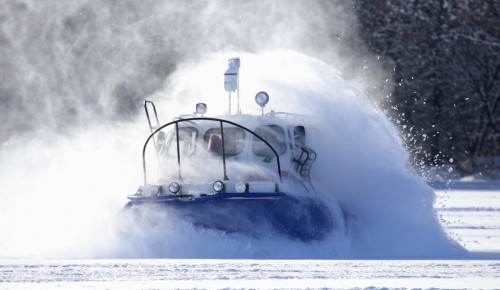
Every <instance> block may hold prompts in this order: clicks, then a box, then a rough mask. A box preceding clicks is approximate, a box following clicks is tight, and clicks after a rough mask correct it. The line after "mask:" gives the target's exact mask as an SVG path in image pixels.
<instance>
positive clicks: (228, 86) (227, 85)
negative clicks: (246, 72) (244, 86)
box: [224, 57, 241, 115]
mask: <svg viewBox="0 0 500 290" xmlns="http://www.w3.org/2000/svg"><path fill="white" fill-rule="evenodd" d="M239 69H240V58H239V57H235V58H231V59H229V63H228V66H227V69H226V72H225V73H224V89H225V90H226V92H229V102H228V106H229V107H228V111H227V112H228V115H231V92H234V91H237V107H236V113H238V114H239V113H241V110H240V90H239V86H238V82H239Z"/></svg>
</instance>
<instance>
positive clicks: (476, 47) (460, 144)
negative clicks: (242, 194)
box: [0, 0, 500, 177]
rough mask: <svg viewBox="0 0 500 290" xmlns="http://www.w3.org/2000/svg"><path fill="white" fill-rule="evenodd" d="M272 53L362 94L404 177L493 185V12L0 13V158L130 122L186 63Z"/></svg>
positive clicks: (496, 88)
mask: <svg viewBox="0 0 500 290" xmlns="http://www.w3.org/2000/svg"><path fill="white" fill-rule="evenodd" d="M276 48H279V49H293V50H297V51H301V52H303V53H306V54H309V55H312V56H315V57H317V58H319V59H321V60H323V61H325V62H327V63H329V64H331V65H332V66H334V67H336V68H337V69H339V70H340V71H341V72H342V74H343V76H344V78H345V79H346V80H348V81H351V82H354V83H358V84H359V87H360V88H361V89H362V90H363V91H364V92H365V93H366V95H367V96H368V97H369V98H370V99H371V100H372V101H373V103H374V105H376V106H377V107H378V108H380V109H381V110H383V111H384V113H385V114H386V115H387V116H388V118H390V120H391V121H393V123H394V124H395V125H396V126H398V127H399V128H400V130H401V136H402V137H403V139H404V141H405V142H406V146H407V149H408V151H409V152H410V153H411V156H412V162H413V165H417V166H427V165H447V164H451V165H453V167H454V168H455V172H459V173H460V174H462V175H468V174H476V173H482V174H483V175H485V176H491V177H495V176H496V177H498V172H499V171H500V170H499V169H500V132H499V130H500V104H499V103H500V2H498V1H493V0H491V1H488V0H482V1H465V0H456V1H445V0H434V1H418V0H413V1H411V0H408V1H396V0H387V1H371V0H352V1H349V0H341V1H305V0H304V1H293V0H291V1H229V0H226V1H222V0H220V1H153V0H146V1H118V0H108V1H105V0H101V1H56V0H53V1H52V0H42V1H34V0H33V1H15V0H13V1H0V144H3V145H1V146H8V145H9V144H11V143H12V142H13V141H12V140H14V139H15V138H16V137H18V136H22V135H24V136H25V135H26V134H40V132H43V134H45V135H46V134H50V133H56V134H70V132H72V131H74V130H75V129H78V128H82V127H88V126H92V125H94V124H96V123H116V122H127V121H128V120H132V119H133V118H134V117H135V116H136V115H137V114H138V113H140V110H141V103H142V100H143V99H144V98H145V96H147V95H149V94H152V93H154V92H156V91H159V90H164V89H165V88H166V87H168V77H169V75H170V74H171V73H172V72H173V71H174V70H175V69H176V67H177V66H178V65H179V64H181V63H182V62H185V61H188V60H189V61H196V60H197V59H200V58H203V56H204V55H206V54H208V53H214V52H218V51H221V50H224V49H235V50H247V51H256V52H258V51H260V50H266V49H276ZM0 148H1V147H0Z"/></svg>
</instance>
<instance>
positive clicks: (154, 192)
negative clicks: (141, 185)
mask: <svg viewBox="0 0 500 290" xmlns="http://www.w3.org/2000/svg"><path fill="white" fill-rule="evenodd" d="M159 193H160V187H159V186H157V185H151V187H150V188H149V194H151V195H158V194H159Z"/></svg>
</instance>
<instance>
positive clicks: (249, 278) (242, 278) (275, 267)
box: [0, 188, 500, 289]
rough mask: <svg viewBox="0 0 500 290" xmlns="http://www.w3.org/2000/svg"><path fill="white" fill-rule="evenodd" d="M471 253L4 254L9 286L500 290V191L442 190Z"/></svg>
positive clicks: (2, 279)
mask: <svg viewBox="0 0 500 290" xmlns="http://www.w3.org/2000/svg"><path fill="white" fill-rule="evenodd" d="M437 194H438V199H437V201H436V212H437V214H438V215H439V216H440V218H441V220H442V223H443V225H444V226H445V228H446V230H447V232H448V233H450V235H451V236H452V237H454V238H455V239H456V240H458V241H459V242H460V243H461V244H463V245H464V246H465V247H466V248H467V249H468V250H470V253H469V254H467V255H466V256H463V257H448V258H444V259H439V260H419V259H411V260H387V259H385V260H246V259H224V260H221V259H99V260H95V259H87V260H51V259H4V260H1V261H0V288H1V289H35V288H36V289H83V288H88V289H159V288H161V289H179V288H180V289H193V288H198V289H207V288H208V289H214V288H215V289H220V288H239V289H241V288H244V289H256V288H257V289H276V288H278V289H296V288H335V289H360V288H361V289H364V288H369V289H381V288H412V289H414V288H421V289H499V288H500V190H497V189H492V188H487V189H463V188H462V189H454V190H451V191H450V190H437Z"/></svg>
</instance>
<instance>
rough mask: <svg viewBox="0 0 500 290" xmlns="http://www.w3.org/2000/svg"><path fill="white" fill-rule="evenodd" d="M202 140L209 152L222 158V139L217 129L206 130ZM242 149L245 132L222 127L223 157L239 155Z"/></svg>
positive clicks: (236, 128)
mask: <svg viewBox="0 0 500 290" xmlns="http://www.w3.org/2000/svg"><path fill="white" fill-rule="evenodd" d="M203 139H204V141H205V144H207V150H208V151H209V152H212V153H214V154H216V155H217V156H222V137H221V131H220V128H219V127H217V128H212V129H209V130H207V132H206V133H205V136H204V137H203ZM244 147H245V130H243V129H241V128H238V127H224V151H225V156H236V155H239V154H240V153H241V152H242V151H243V149H244Z"/></svg>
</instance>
